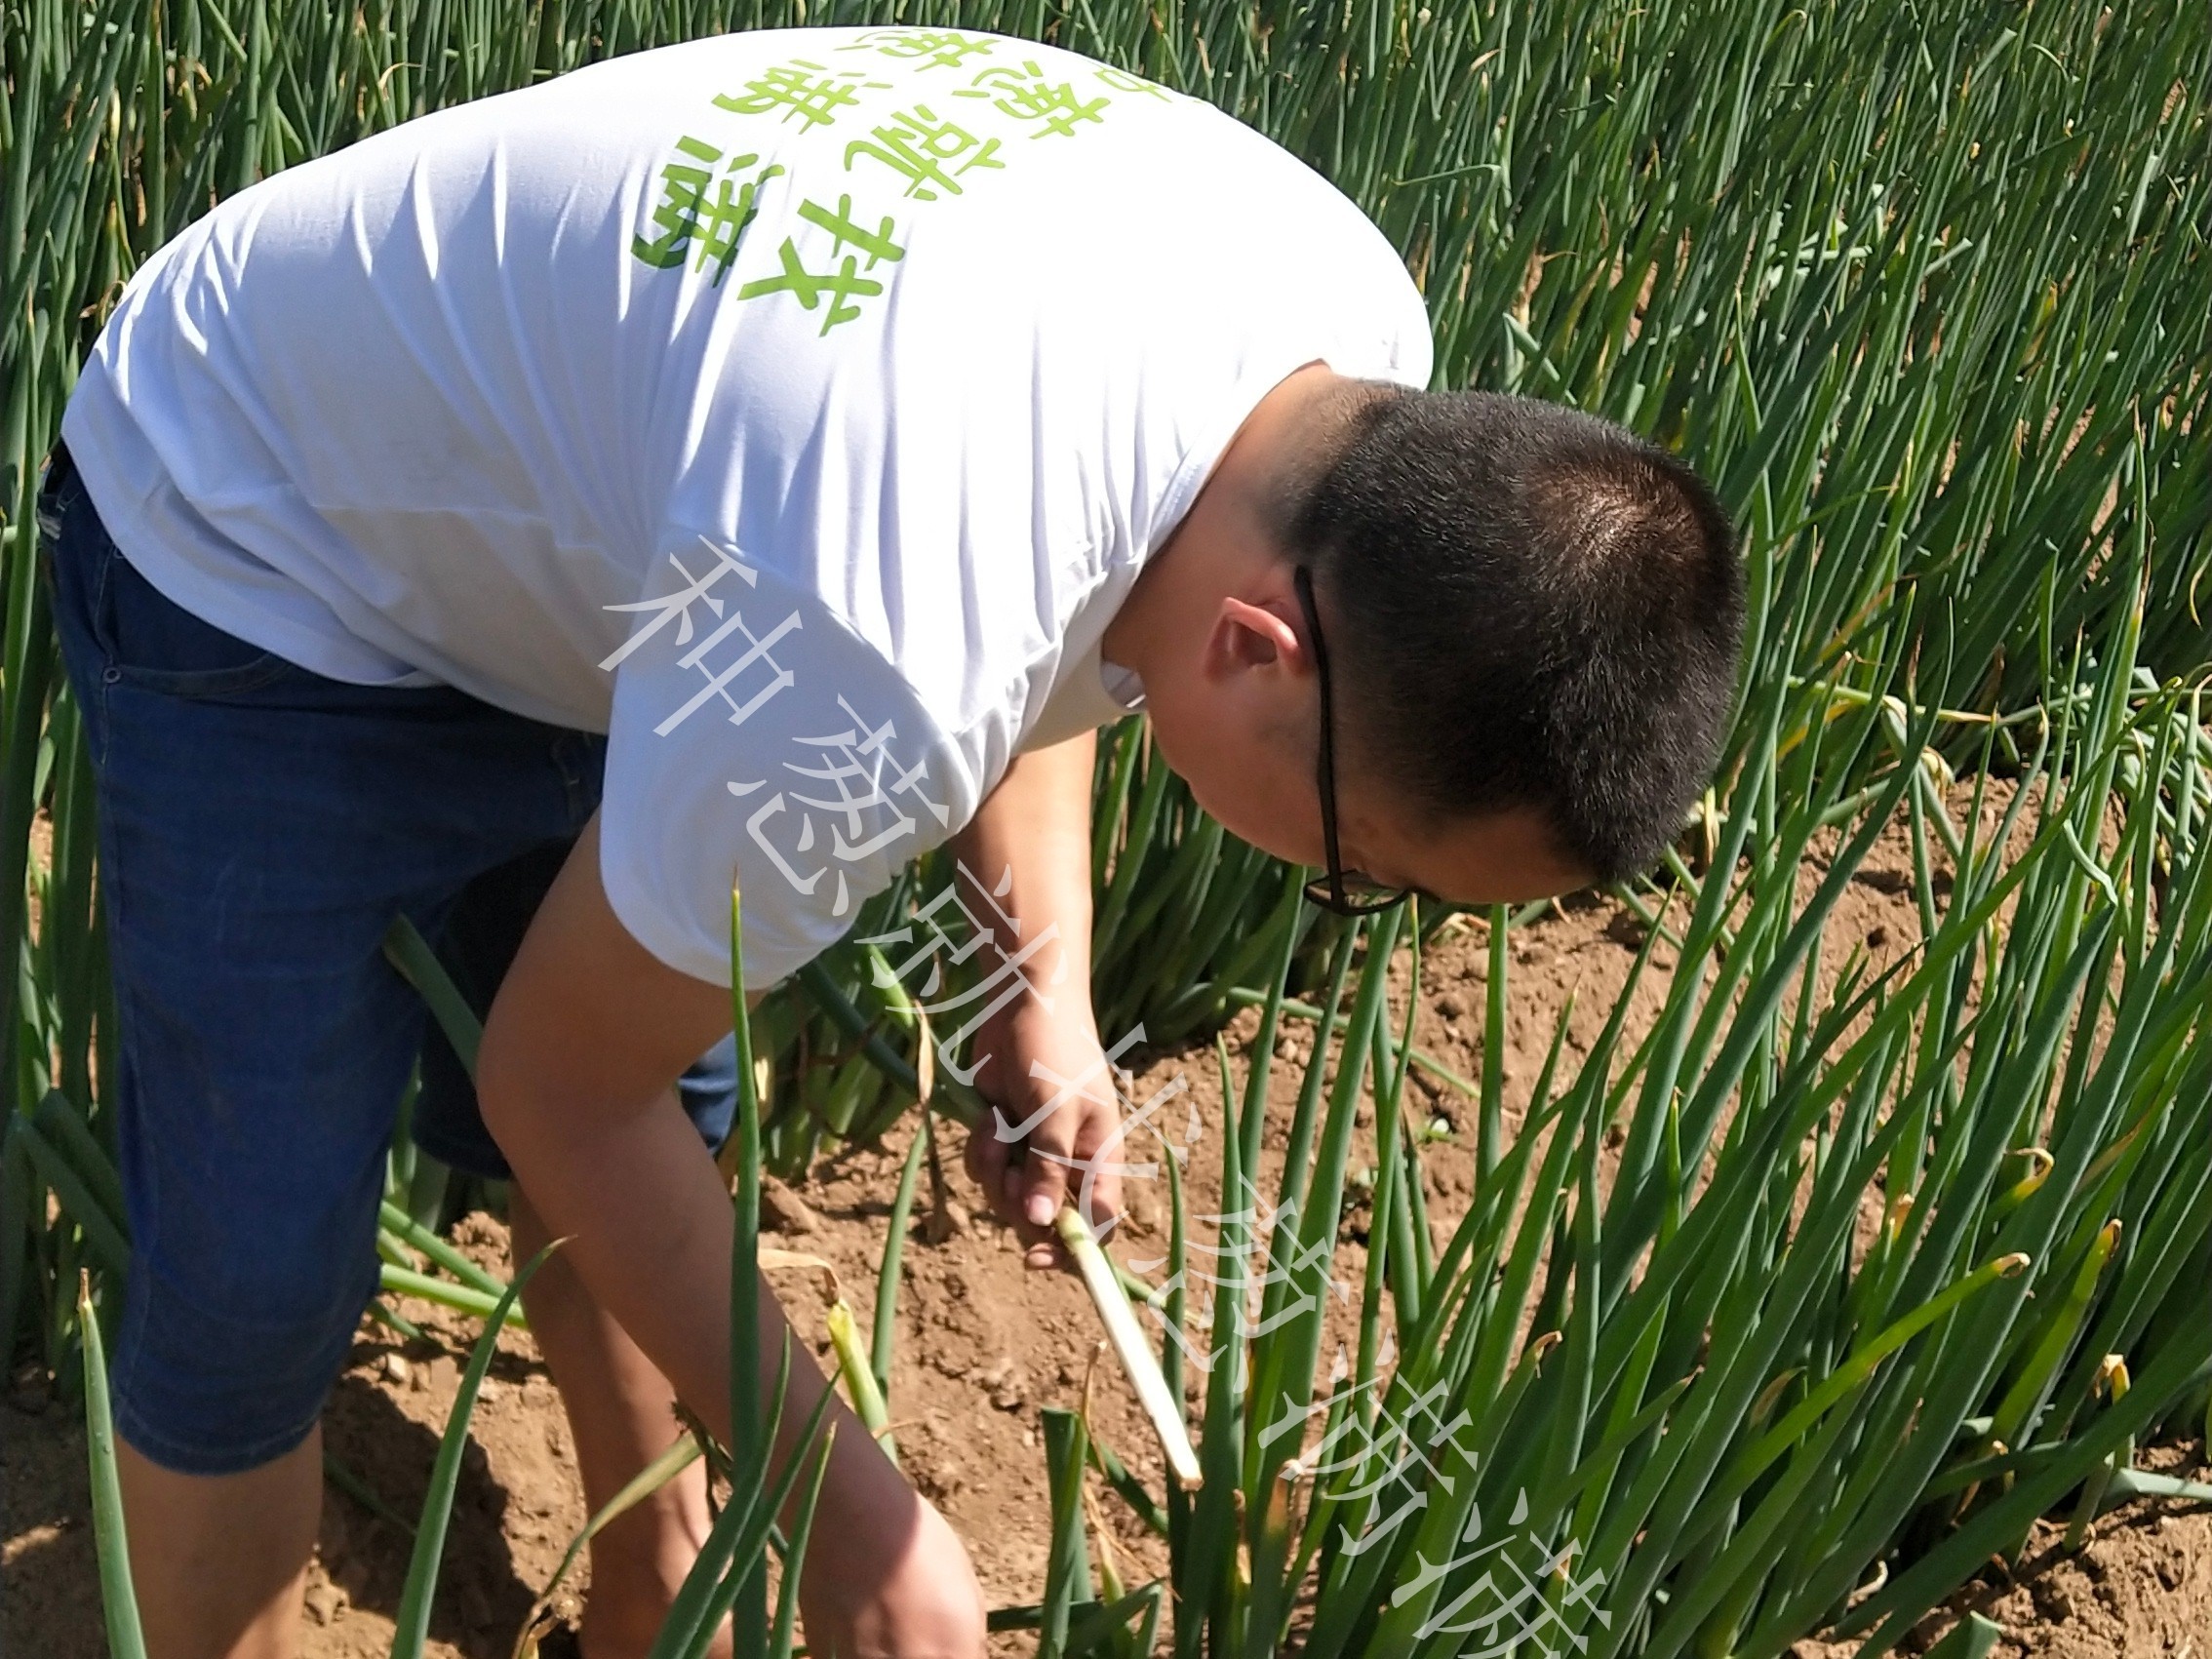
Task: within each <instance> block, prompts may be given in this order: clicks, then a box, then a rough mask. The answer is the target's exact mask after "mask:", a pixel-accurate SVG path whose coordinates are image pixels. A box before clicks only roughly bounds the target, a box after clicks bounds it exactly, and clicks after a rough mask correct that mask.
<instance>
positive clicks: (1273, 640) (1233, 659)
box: [1205, 597, 1313, 674]
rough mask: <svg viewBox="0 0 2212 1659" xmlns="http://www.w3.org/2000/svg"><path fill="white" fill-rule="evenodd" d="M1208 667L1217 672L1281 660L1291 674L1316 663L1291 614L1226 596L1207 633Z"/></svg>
mask: <svg viewBox="0 0 2212 1659" xmlns="http://www.w3.org/2000/svg"><path fill="white" fill-rule="evenodd" d="M1205 644H1206V666H1207V667H1208V668H1209V669H1212V670H1215V671H1217V672H1224V671H1229V670H1233V669H1238V668H1254V667H1258V666H1261V665H1262V664H1266V663H1272V662H1281V663H1282V664H1283V666H1284V667H1285V668H1287V669H1288V670H1289V671H1290V672H1291V673H1292V674H1304V673H1306V672H1307V671H1308V670H1309V669H1310V668H1311V667H1312V664H1313V657H1312V655H1311V653H1310V652H1309V651H1308V649H1307V646H1306V642H1305V641H1304V640H1302V639H1300V638H1299V637H1298V629H1297V626H1296V624H1295V623H1294V622H1293V621H1292V619H1291V617H1290V616H1287V615H1284V613H1283V612H1280V611H1277V610H1274V609H1272V608H1270V607H1268V606H1265V605H1254V604H1251V603H1250V602H1249V601H1247V600H1243V599H1237V598H1234V597H1224V598H1223V599H1222V601H1221V609H1220V611H1219V612H1216V613H1215V615H1214V618H1213V628H1212V631H1211V632H1210V633H1209V634H1207V636H1206V642H1205Z"/></svg>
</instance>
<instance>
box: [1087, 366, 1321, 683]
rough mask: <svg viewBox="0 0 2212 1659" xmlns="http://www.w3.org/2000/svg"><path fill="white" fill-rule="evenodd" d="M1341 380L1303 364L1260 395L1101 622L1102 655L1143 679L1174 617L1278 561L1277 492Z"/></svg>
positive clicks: (1169, 646)
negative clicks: (1103, 627) (1104, 623)
mask: <svg viewBox="0 0 2212 1659" xmlns="http://www.w3.org/2000/svg"><path fill="white" fill-rule="evenodd" d="M1349 383H1350V382H1349V381H1348V380H1347V379H1346V378H1345V376H1343V375H1338V374H1336V373H1334V372H1333V371H1331V370H1330V369H1329V368H1328V367H1327V366H1326V365H1324V364H1320V363H1310V364H1307V365H1306V366H1305V367H1304V368H1302V369H1299V370H1296V371H1295V372H1293V373H1292V374H1291V375H1288V376H1287V377H1285V378H1284V380H1282V381H1281V382H1280V383H1278V384H1277V385H1276V386H1275V388H1274V389H1273V390H1271V391H1270V392H1269V393H1268V394H1267V396H1265V397H1263V398H1262V399H1260V401H1259V403H1258V404H1257V405H1255V406H1254V408H1253V410H1252V412H1251V414H1250V415H1246V416H1245V417H1244V424H1243V425H1242V426H1240V427H1238V428H1237V432H1236V436H1234V437H1233V438H1231V439H1230V440H1229V444H1228V447H1227V448H1226V449H1224V450H1223V451H1222V453H1221V457H1220V459H1219V460H1217V461H1216V462H1215V463H1214V466H1213V470H1212V471H1211V472H1210V473H1209V474H1207V476H1206V480H1205V484H1204V485H1202V486H1201V487H1200V489H1199V493H1198V494H1197V496H1196V497H1195V498H1194V499H1193V500H1192V502H1191V505H1190V508H1189V510H1188V511H1186V512H1185V513H1184V514H1183V517H1182V521H1181V522H1180V523H1179V524H1177V525H1176V526H1175V529H1174V530H1173V531H1172V532H1171V533H1169V535H1168V537H1167V540H1166V541H1165V543H1164V544H1163V545H1162V546H1161V548H1160V550H1159V551H1158V552H1156V553H1155V554H1153V556H1152V557H1151V558H1150V559H1148V560H1147V561H1146V562H1145V566H1144V569H1143V570H1142V571H1141V572H1140V573H1138V575H1137V579H1136V584H1135V586H1134V587H1132V588H1131V589H1130V591H1129V597H1128V598H1127V599H1126V601H1124V602H1123V605H1122V609H1121V611H1120V612H1118V613H1117V614H1116V615H1115V617H1114V619H1113V621H1111V622H1110V623H1108V624H1107V626H1106V633H1105V636H1104V638H1103V639H1102V641H1101V642H1100V648H1099V650H1100V654H1101V655H1102V656H1103V657H1104V658H1105V659H1106V660H1107V661H1108V662H1113V663H1118V664H1120V665H1121V666H1122V667H1124V668H1127V669H1129V670H1131V671H1133V672H1134V673H1135V674H1136V676H1137V677H1138V678H1139V679H1140V680H1141V679H1143V678H1145V675H1146V667H1147V664H1148V663H1151V662H1154V661H1157V660H1158V659H1159V657H1160V655H1161V654H1162V653H1163V652H1167V651H1171V650H1173V649H1174V647H1175V643H1176V642H1175V635H1176V632H1177V626H1178V624H1181V625H1182V626H1184V627H1190V626H1197V627H1201V628H1203V627H1204V626H1205V618H1206V617H1207V615H1208V614H1209V613H1210V612H1211V611H1212V609H1213V605H1214V602H1215V601H1217V600H1218V599H1220V598H1221V596H1222V595H1224V594H1232V593H1238V592H1240V591H1241V590H1242V589H1243V587H1244V585H1246V583H1247V582H1248V581H1249V580H1250V579H1251V578H1252V577H1254V576H1256V575H1257V574H1258V573H1261V572H1262V571H1265V570H1267V569H1270V568H1272V567H1273V566H1274V565H1276V564H1277V563H1278V562H1279V560H1280V558H1281V553H1280V550H1279V549H1280V542H1279V538H1278V525H1279V523H1280V519H1281V515H1282V510H1283V501H1282V499H1281V497H1282V494H1283V493H1284V490H1285V489H1286V488H1287V487H1288V481H1289V479H1291V478H1292V477H1294V476H1295V475H1296V472H1297V470H1298V465H1299V462H1300V461H1301V460H1302V459H1303V458H1304V451H1305V450H1306V448H1307V447H1308V446H1309V445H1310V444H1311V443H1312V442H1313V441H1314V437H1315V434H1314V430H1313V428H1314V426H1315V425H1316V422H1315V420H1314V419H1313V416H1314V415H1315V412H1316V411H1317V409H1318V408H1320V407H1321V406H1323V405H1324V404H1325V403H1326V402H1328V401H1329V400H1330V399H1332V398H1333V397H1334V396H1335V395H1336V394H1337V393H1338V392H1339V390H1340V389H1341V388H1343V387H1344V386H1346V385H1348V384H1349Z"/></svg>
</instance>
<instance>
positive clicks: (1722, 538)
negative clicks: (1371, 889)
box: [1284, 387, 1744, 881]
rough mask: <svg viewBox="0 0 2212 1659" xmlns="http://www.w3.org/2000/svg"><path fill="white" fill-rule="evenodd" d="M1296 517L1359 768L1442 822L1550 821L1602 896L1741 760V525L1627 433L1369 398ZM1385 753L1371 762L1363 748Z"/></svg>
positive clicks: (1532, 408)
mask: <svg viewBox="0 0 2212 1659" xmlns="http://www.w3.org/2000/svg"><path fill="white" fill-rule="evenodd" d="M1323 456H1324V458H1323V459H1322V460H1321V461H1320V462H1319V464H1318V465H1316V466H1314V467H1313V468H1311V469H1310V473H1309V476H1308V477H1307V478H1306V479H1305V481H1304V484H1303V487H1302V488H1301V489H1299V490H1298V491H1297V492H1296V493H1295V494H1293V498H1292V502H1291V504H1290V506H1289V510H1288V512H1287V514H1286V516H1285V519H1284V541H1285V543H1286V548H1287V551H1288V553H1289V554H1290V556H1291V557H1292V558H1293V559H1295V560H1297V561H1299V562H1302V563H1305V564H1307V565H1309V566H1310V567H1311V568H1312V570H1313V572H1314V580H1315V587H1316V590H1317V594H1318V596H1319V600H1320V604H1321V606H1322V614H1323V628H1324V629H1325V630H1326V631H1327V646H1328V652H1329V666H1330V678H1331V680H1332V682H1333V684H1334V686H1335V688H1336V691H1335V699H1336V703H1337V707H1338V711H1339V712H1338V717H1337V718H1338V719H1339V721H1341V722H1343V723H1345V730H1344V731H1342V732H1340V734H1339V739H1338V751H1339V753H1340V754H1341V755H1343V756H1344V760H1342V761H1340V762H1339V763H1338V764H1339V766H1340V767H1342V766H1344V765H1345V764H1346V762H1350V763H1351V764H1352V765H1353V766H1354V767H1355V768H1358V769H1360V770H1363V771H1364V772H1365V773H1366V774H1367V775H1369V776H1372V777H1377V778H1380V779H1381V780H1383V781H1384V782H1385V784H1386V785H1388V786H1390V787H1393V788H1395V789H1397V790H1398V791H1399V792H1400V793H1401V794H1402V797H1403V798H1404V799H1405V800H1406V801H1407V802H1408V804H1410V805H1411V806H1413V807H1414V808H1415V809H1416V810H1423V811H1426V812H1428V813H1431V814H1433V815H1434V816H1435V817H1437V818H1440V819H1451V818H1460V817H1467V816H1473V815H1479V814H1482V813H1485V812H1492V811H1501V810H1510V809H1514V808H1528V807H1533V808H1535V809H1537V810H1540V811H1541V812H1542V813H1543V814H1544V816H1545V818H1546V820H1547V822H1548V823H1549V825H1550V827H1551V829H1552V831H1553V833H1554V834H1555V835H1556V836H1557V837H1558V841H1559V845H1560V849H1561V850H1562V851H1564V852H1566V853H1569V854H1571V855H1572V856H1573V857H1574V859H1575V860H1576V862H1577V863H1578V864H1580V865H1581V866H1582V867H1583V868H1585V869H1587V870H1589V871H1590V872H1591V873H1592V874H1593V875H1594V876H1596V877H1598V878H1599V879H1600V880H1601V881H1609V880H1613V879H1616V878H1619V877H1623V876H1628V875H1633V874H1636V873H1639V872H1640V871H1642V870H1644V869H1646V868H1648V867H1649V866H1650V864H1651V862H1652V861H1653V860H1654V859H1655V858H1656V857H1657V856H1658V855H1659V852H1660V850H1661V849H1663V848H1664V847H1665V846H1666V845H1667V844H1668V843H1669V842H1671V841H1673V840H1674V838H1675V837H1676V836H1677V835H1678V834H1679V832H1680V830H1681V827H1682V823H1683V820H1684V817H1685V815H1686V813H1687V812H1688V810H1689V807H1690V804H1691V803H1692V802H1693V801H1694V800H1695V799H1696V797H1697V795H1698V794H1699V792H1700V791H1701V790H1703V789H1704V787H1705V785H1706V782H1707V780H1708V779H1709V778H1710V776H1711V774H1712V771H1713V768H1714V764H1715V761H1716V759H1717V758H1718V752H1719V747H1720V743H1721V739H1722V737H1723V735H1724V727H1725V724H1726V721H1727V718H1728V711H1729V709H1730V707H1731V705H1732V703H1733V701H1734V696H1735V683H1736V671H1737V660H1738V656H1739V653H1740V651H1741V648H1742V643H1743V610H1744V601H1743V573H1742V571H1741V568H1740V566H1739V563H1738V559H1737V553H1736V539H1735V534H1734V532H1733V530H1732V529H1731V527H1730V525H1729V522H1728V516H1727V514H1726V513H1725V512H1724V511H1723V510H1722V509H1721V507H1720V504H1719V502H1718V500H1717V499H1716V498H1715V496H1714V494H1713V492H1712V491H1711V490H1710V489H1709V488H1707V486H1706V484H1705V482H1704V481H1703V480H1702V479H1700V478H1699V477H1698V476H1697V474H1696V473H1695V472H1693V471H1692V470H1691V469H1690V468H1689V467H1688V466H1687V465H1686V464H1684V463H1683V462H1682V461H1681V460H1679V458H1677V457H1676V456H1675V455H1673V454H1669V453H1668V452H1667V451H1665V450H1663V449H1661V448H1659V447H1658V446H1657V445H1655V444H1651V443H1647V442H1646V441H1644V440H1643V439H1641V438H1639V437H1637V436H1636V435H1635V434H1634V433H1632V432H1630V431H1628V430H1627V429H1626V428H1624V427H1621V426H1617V425H1615V424H1614V423H1613V422H1611V421H1609V420H1602V419H1600V418H1598V417H1597V416H1595V415H1585V414H1582V413H1580V412H1579V411H1576V410H1571V409H1565V408H1562V407H1560V406H1559V405H1557V404H1549V403H1543V402H1540V401H1537V400H1535V399H1530V398H1519V397H1506V396H1501V395H1499V394H1496V393H1490V392H1415V391H1406V390H1402V389H1396V388H1392V389H1384V388H1381V387H1362V388H1360V389H1359V393H1358V402H1357V403H1356V405H1355V406H1354V407H1352V408H1351V409H1350V411H1349V413H1348V414H1347V415H1345V417H1344V418H1343V420H1342V423H1341V425H1340V427H1339V428H1338V430H1337V431H1336V432H1335V433H1334V435H1333V437H1332V439H1331V441H1330V442H1328V443H1327V444H1326V445H1324V446H1323ZM1363 751H1364V753H1363Z"/></svg>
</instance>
